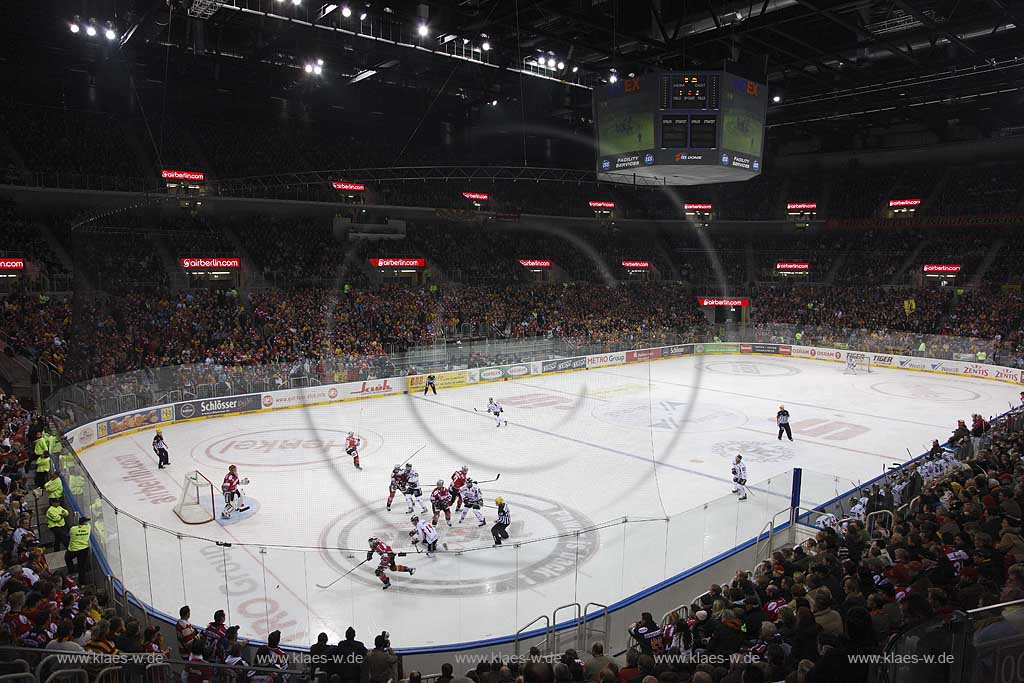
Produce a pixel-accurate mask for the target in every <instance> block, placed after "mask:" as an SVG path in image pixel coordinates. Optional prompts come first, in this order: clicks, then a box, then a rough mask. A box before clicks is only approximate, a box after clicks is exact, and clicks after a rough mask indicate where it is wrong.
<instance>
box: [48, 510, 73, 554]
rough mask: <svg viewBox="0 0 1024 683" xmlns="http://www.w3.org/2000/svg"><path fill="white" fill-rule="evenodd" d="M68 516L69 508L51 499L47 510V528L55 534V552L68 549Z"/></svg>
mask: <svg viewBox="0 0 1024 683" xmlns="http://www.w3.org/2000/svg"><path fill="white" fill-rule="evenodd" d="M67 516H68V511H67V508H65V507H64V506H63V505H61V502H60V500H52V499H51V500H50V507H48V508H46V528H47V529H49V530H50V533H51V534H53V549H54V551H57V550H60V549H61V548H66V547H68V541H69V535H68V526H67V522H66V521H65V520H66V519H67Z"/></svg>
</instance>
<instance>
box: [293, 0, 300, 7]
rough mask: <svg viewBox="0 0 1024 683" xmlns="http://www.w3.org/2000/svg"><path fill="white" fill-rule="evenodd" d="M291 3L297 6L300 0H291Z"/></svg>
mask: <svg viewBox="0 0 1024 683" xmlns="http://www.w3.org/2000/svg"><path fill="white" fill-rule="evenodd" d="M292 4H293V5H295V6H296V7H298V6H299V5H301V4H302V0H292Z"/></svg>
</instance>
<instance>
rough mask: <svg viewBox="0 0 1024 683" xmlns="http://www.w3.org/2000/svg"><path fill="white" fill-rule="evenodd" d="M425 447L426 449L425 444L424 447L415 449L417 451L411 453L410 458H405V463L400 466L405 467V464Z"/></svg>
mask: <svg viewBox="0 0 1024 683" xmlns="http://www.w3.org/2000/svg"><path fill="white" fill-rule="evenodd" d="M426 447H427V445H426V444H424V445H422V446H420V447H419V448H417V449H416V450H415V451H414V452H413V454H412V455H410V456H409V457H408V458H406V459H405V462H403V463H402V464H403V465H405V464H406V463H408V462H409V461H410V460H412V459H413V458H415V457H416V454H417V453H419V452H420V451H422V450H423V449H424V448H426Z"/></svg>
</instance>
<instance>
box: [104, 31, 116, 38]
mask: <svg viewBox="0 0 1024 683" xmlns="http://www.w3.org/2000/svg"><path fill="white" fill-rule="evenodd" d="M103 37H104V38H106V39H107V40H114V39H116V38H117V32H116V31H114V29H112V28H107V30H106V31H104V32H103Z"/></svg>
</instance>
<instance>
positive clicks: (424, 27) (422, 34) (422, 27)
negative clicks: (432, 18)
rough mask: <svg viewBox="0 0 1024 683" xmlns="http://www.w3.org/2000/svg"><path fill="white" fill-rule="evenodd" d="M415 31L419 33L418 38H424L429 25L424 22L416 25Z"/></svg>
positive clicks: (428, 30) (428, 33)
mask: <svg viewBox="0 0 1024 683" xmlns="http://www.w3.org/2000/svg"><path fill="white" fill-rule="evenodd" d="M416 33H418V34H419V35H420V38H426V37H427V36H428V35H430V27H429V26H427V25H426V24H420V25H419V26H417V27H416Z"/></svg>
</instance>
